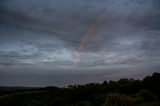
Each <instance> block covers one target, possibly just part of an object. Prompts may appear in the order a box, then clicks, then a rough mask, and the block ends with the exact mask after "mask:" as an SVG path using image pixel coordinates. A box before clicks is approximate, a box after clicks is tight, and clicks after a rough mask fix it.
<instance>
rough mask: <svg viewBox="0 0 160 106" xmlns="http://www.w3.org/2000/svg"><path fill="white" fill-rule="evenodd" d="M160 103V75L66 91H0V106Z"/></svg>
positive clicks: (147, 105)
mask: <svg viewBox="0 0 160 106" xmlns="http://www.w3.org/2000/svg"><path fill="white" fill-rule="evenodd" d="M159 101H160V73H154V74H153V75H151V76H147V77H145V78H144V79H143V80H134V79H120V80H118V81H104V82H103V83H101V84H100V83H89V84H85V85H69V86H68V87H64V88H58V87H46V88H17V87H15V88H10V87H1V88H0V106H153V105H154V106H156V105H157V106H160V102H159Z"/></svg>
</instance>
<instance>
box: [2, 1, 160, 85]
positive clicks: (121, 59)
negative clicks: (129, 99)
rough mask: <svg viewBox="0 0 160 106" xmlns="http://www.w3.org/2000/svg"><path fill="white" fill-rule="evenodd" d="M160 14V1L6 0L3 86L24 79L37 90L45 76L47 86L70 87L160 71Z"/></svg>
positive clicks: (4, 2) (3, 18)
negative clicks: (105, 79)
mask: <svg viewBox="0 0 160 106" xmlns="http://www.w3.org/2000/svg"><path fill="white" fill-rule="evenodd" d="M159 10H160V2H159V0H116V1H115V0H114V1H113V0H101V1H99V0H87V1H86V0H45V1H44V0H36V1H35V0H14V2H13V1H12V0H1V1H0V69H1V70H0V72H1V73H3V74H0V75H1V76H2V77H0V78H1V82H0V83H3V81H4V82H6V83H7V84H11V83H12V82H10V81H11V80H12V79H14V78H15V77H16V76H20V75H22V76H24V78H22V79H23V80H28V81H29V82H24V83H26V84H31V85H34V84H35V83H36V82H38V80H40V77H41V76H42V73H43V74H44V73H46V76H44V77H43V81H44V82H43V84H42V83H41V84H42V85H47V84H51V82H52V81H54V82H57V83H59V84H57V85H61V84H62V85H65V84H66V83H70V82H72V83H74V81H72V80H73V79H76V78H77V82H78V81H79V82H81V81H82V82H83V81H84V82H85V80H86V81H95V80H97V81H100V80H102V79H103V78H104V77H107V78H108V79H116V78H115V77H116V76H117V78H118V77H122V76H127V75H130V76H134V77H135V76H136V75H137V74H142V73H143V74H146V73H150V71H149V70H152V69H153V70H154V71H158V65H159V63H160V42H159V41H160V36H159V35H160V26H159V24H160V11H159ZM82 41H84V42H82ZM80 45H83V47H82V48H81V47H80ZM77 55H78V56H77ZM75 60H79V62H76V61H75ZM20 70H21V71H20ZM28 70H33V72H35V73H34V75H33V74H32V72H29V71H28ZM69 70H71V71H69ZM96 70H100V71H101V72H99V71H96ZM122 70H124V71H122ZM127 70H128V71H127ZM139 70H140V72H138V71H139ZM145 70H146V71H145ZM11 71H12V73H10V72H11ZM90 71H92V73H91V74H90ZM14 72H15V73H14ZM19 72H21V73H19ZM50 72H51V73H52V74H51V75H49V74H48V73H50ZM112 72H113V73H112ZM9 73H10V74H9ZM64 73H65V74H64ZM66 73H67V74H66ZM131 73H134V75H131ZM7 74H8V75H9V76H11V79H9V78H8V77H7ZM36 74H38V75H39V76H37V75H36ZM96 74H98V75H99V77H98V78H96ZM107 74H109V76H105V75H107ZM48 75H49V77H48V78H47V76H48ZM56 75H57V76H56ZM103 75H104V76H103ZM27 76H31V77H32V78H31V79H32V80H35V83H34V84H33V83H32V82H31V79H30V80H29V79H28V78H27ZM51 76H54V77H53V78H51ZM82 76H84V77H83V78H84V80H83V79H82ZM33 77H36V78H35V79H34V78H33ZM59 77H60V78H62V77H63V78H62V79H59ZM72 77H73V78H72ZM87 77H88V79H87ZM113 77H114V78H113ZM6 79H8V80H6ZM19 79H21V77H19ZM19 79H18V78H17V79H15V80H13V82H16V81H17V80H19ZM66 79H68V80H67V81H68V82H67V81H66ZM58 80H60V81H58ZM65 81H66V82H65ZM44 83H47V84H44ZM16 84H17V85H18V84H19V85H21V84H22V83H20V82H19V83H16ZM39 84H40V82H39ZM41 84H40V85H41ZM37 86H38V85H37Z"/></svg>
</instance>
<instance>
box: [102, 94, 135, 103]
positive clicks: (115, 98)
mask: <svg viewBox="0 0 160 106" xmlns="http://www.w3.org/2000/svg"><path fill="white" fill-rule="evenodd" d="M104 106H133V101H132V99H131V97H129V96H126V95H122V94H118V93H111V94H109V95H108V96H107V99H106V101H105V103H104Z"/></svg>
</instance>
